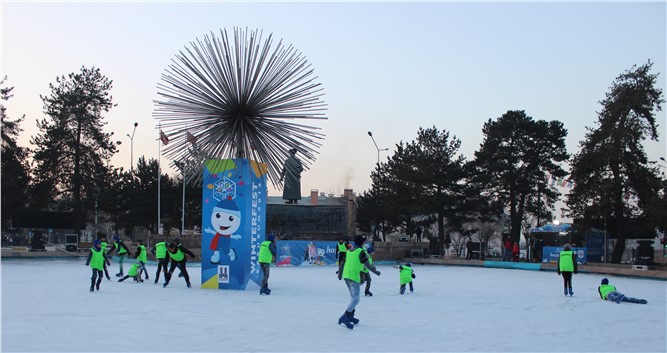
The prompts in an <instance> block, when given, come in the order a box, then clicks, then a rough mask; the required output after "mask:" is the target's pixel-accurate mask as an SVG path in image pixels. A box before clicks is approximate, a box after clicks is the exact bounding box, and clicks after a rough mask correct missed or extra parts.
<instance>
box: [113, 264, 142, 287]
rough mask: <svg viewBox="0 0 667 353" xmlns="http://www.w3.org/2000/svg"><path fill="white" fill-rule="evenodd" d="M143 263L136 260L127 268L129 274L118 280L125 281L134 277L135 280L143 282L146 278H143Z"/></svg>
mask: <svg viewBox="0 0 667 353" xmlns="http://www.w3.org/2000/svg"><path fill="white" fill-rule="evenodd" d="M140 268H141V263H139V262H135V263H133V264H132V266H130V269H129V270H127V275H125V277H123V278H121V279H119V280H118V282H123V281H124V280H126V279H128V278H130V277H132V278H133V279H134V281H135V282H143V281H144V280H143V279H141V270H140Z"/></svg>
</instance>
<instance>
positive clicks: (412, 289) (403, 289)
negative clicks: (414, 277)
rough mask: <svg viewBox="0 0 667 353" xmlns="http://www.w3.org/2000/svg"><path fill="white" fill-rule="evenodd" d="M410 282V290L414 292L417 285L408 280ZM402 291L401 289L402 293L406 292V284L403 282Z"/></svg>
mask: <svg viewBox="0 0 667 353" xmlns="http://www.w3.org/2000/svg"><path fill="white" fill-rule="evenodd" d="M408 284H409V285H410V292H414V291H415V287H413V286H412V281H410V282H408ZM400 291H401V293H404V292H405V284H401V288H400Z"/></svg>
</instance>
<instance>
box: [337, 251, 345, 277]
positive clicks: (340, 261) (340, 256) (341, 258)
mask: <svg viewBox="0 0 667 353" xmlns="http://www.w3.org/2000/svg"><path fill="white" fill-rule="evenodd" d="M346 255H347V253H345V252H339V253H338V272H337V273H343V266H344V265H345V257H346Z"/></svg>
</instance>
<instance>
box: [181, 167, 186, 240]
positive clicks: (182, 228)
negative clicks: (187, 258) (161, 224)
mask: <svg viewBox="0 0 667 353" xmlns="http://www.w3.org/2000/svg"><path fill="white" fill-rule="evenodd" d="M181 174H182V175H183V205H182V206H181V235H183V233H185V166H183V169H181Z"/></svg>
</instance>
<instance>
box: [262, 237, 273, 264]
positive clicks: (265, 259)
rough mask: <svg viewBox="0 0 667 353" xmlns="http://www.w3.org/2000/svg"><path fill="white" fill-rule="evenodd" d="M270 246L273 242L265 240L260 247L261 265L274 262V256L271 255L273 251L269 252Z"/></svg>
mask: <svg viewBox="0 0 667 353" xmlns="http://www.w3.org/2000/svg"><path fill="white" fill-rule="evenodd" d="M269 245H271V242H270V241H268V240H265V241H263V242H262V244H261V245H260V246H259V262H260V263H263V264H270V263H271V260H273V254H271V250H269Z"/></svg>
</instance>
